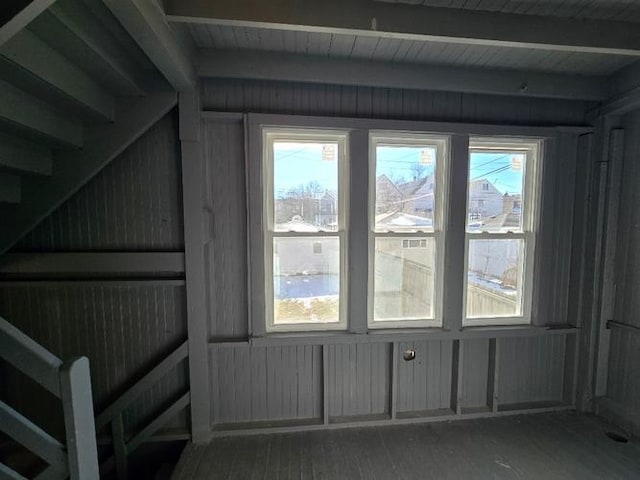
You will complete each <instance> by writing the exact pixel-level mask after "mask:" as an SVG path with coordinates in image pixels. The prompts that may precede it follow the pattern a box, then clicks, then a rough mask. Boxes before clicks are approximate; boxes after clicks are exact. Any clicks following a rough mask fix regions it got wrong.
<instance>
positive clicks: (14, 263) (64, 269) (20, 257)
mask: <svg viewBox="0 0 640 480" xmlns="http://www.w3.org/2000/svg"><path fill="white" fill-rule="evenodd" d="M145 273H155V274H171V275H182V274H184V253H183V252H64V253H7V254H5V255H3V256H1V257H0V274H4V275H14V276H39V275H46V276H52V275H55V276H60V277H64V276H66V277H69V276H73V275H82V276H86V275H88V274H103V275H117V274H129V275H131V274H145Z"/></svg>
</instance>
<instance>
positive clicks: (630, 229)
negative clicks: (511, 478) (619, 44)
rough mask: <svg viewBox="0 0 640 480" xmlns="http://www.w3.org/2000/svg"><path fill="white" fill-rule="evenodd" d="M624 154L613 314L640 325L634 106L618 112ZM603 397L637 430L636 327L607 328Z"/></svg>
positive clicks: (639, 353)
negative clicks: (630, 110) (627, 111)
mask: <svg viewBox="0 0 640 480" xmlns="http://www.w3.org/2000/svg"><path fill="white" fill-rule="evenodd" d="M622 126H623V127H624V130H625V155H624V166H623V176H622V178H623V179H622V190H621V198H620V217H619V223H618V245H617V257H616V272H615V275H616V280H615V282H616V286H617V289H616V306H615V317H614V318H615V320H616V321H618V322H622V323H625V324H628V325H632V326H635V327H638V328H640V315H639V312H640V189H639V188H638V186H639V185H640V111H636V112H635V113H633V114H629V115H627V116H625V117H624V118H623V123H622ZM606 396H607V398H609V399H611V400H613V402H615V404H614V407H617V408H616V410H617V414H618V417H619V420H622V421H623V423H625V424H627V425H628V424H629V422H630V421H633V423H635V427H634V428H635V429H636V434H640V332H638V331H635V332H633V331H631V330H623V329H615V328H614V329H612V331H611V347H610V357H609V369H608V384H607V395H606Z"/></svg>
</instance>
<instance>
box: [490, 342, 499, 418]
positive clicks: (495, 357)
mask: <svg viewBox="0 0 640 480" xmlns="http://www.w3.org/2000/svg"><path fill="white" fill-rule="evenodd" d="M499 348H500V344H499V341H498V339H497V338H492V339H490V340H489V368H488V371H487V406H489V408H491V411H492V412H494V413H495V412H497V411H498V401H499V398H498V381H499V378H500V377H499V375H498V365H499V364H500V349H499Z"/></svg>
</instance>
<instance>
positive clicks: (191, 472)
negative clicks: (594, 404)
mask: <svg viewBox="0 0 640 480" xmlns="http://www.w3.org/2000/svg"><path fill="white" fill-rule="evenodd" d="M607 431H616V429H615V427H613V426H611V425H609V424H607V423H605V422H603V421H602V420H600V419H598V418H596V417H593V416H585V415H578V414H576V413H572V412H564V413H552V414H537V415H522V416H512V417H500V418H492V419H483V420H467V421H456V422H449V423H431V424H421V425H403V426H385V427H369V428H356V429H342V430H324V431H313V432H304V433H287V434H271V435H256V436H242V437H226V438H218V439H214V440H213V441H212V442H211V443H210V444H209V445H206V446H198V447H196V446H193V445H187V447H186V448H185V451H184V452H183V454H182V457H181V459H180V461H179V463H178V465H177V467H176V470H175V471H174V474H173V477H172V479H173V480H182V479H241V480H250V479H278V480H287V479H349V480H354V479H367V480H374V479H382V480H387V479H389V480H391V479H437V480H441V479H456V480H460V479H485V478H486V479H521V478H527V479H544V480H550V479H606V480H612V479H640V442H638V441H637V440H635V441H634V440H631V441H630V442H629V443H626V444H625V443H617V442H614V441H613V440H611V439H610V438H608V437H607V436H606V434H605V433H606V432H607Z"/></svg>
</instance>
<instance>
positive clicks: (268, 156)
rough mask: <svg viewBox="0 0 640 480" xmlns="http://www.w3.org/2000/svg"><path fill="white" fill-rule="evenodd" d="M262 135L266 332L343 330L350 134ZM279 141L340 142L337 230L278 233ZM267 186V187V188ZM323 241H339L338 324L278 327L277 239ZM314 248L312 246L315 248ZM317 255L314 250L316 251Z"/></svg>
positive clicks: (295, 131)
mask: <svg viewBox="0 0 640 480" xmlns="http://www.w3.org/2000/svg"><path fill="white" fill-rule="evenodd" d="M261 135H262V147H263V148H262V150H263V151H262V172H263V188H262V192H260V194H261V197H262V218H263V219H265V220H266V221H264V222H263V232H262V235H263V248H264V255H263V262H264V265H263V269H264V299H265V311H264V319H265V331H266V332H267V333H277V332H300V331H330V330H344V329H346V327H347V323H348V322H347V305H348V303H349V302H348V298H349V297H348V295H349V294H348V291H349V290H348V241H349V240H348V224H349V221H348V208H347V205H348V201H347V196H348V194H349V188H348V182H349V175H348V165H349V156H348V152H349V148H348V145H349V132H348V131H347V130H336V129H324V128H299V127H298V128H297V127H290V126H284V127H280V126H272V127H264V128H262V131H261ZM277 141H296V142H300V143H337V145H338V158H337V159H336V161H337V163H338V165H337V175H338V185H337V186H338V206H337V208H336V212H337V216H338V225H337V230H335V231H328V230H327V231H325V230H321V231H318V232H293V231H290V232H280V231H276V230H275V219H274V212H275V187H274V182H275V178H274V174H275V172H274V170H275V169H274V165H275V163H274V162H275V158H274V155H273V145H274V144H275V142H277ZM264 187H266V188H264ZM305 237H307V238H320V237H335V238H337V239H338V241H339V252H340V253H339V254H340V259H339V268H340V276H339V281H340V284H339V285H340V290H339V294H338V295H339V309H338V322H325V323H312V322H295V323H291V324H276V323H275V318H274V288H275V286H274V275H273V261H274V248H273V247H274V241H275V238H305ZM312 248H313V247H312ZM313 253H314V254H315V249H314V251H313Z"/></svg>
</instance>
